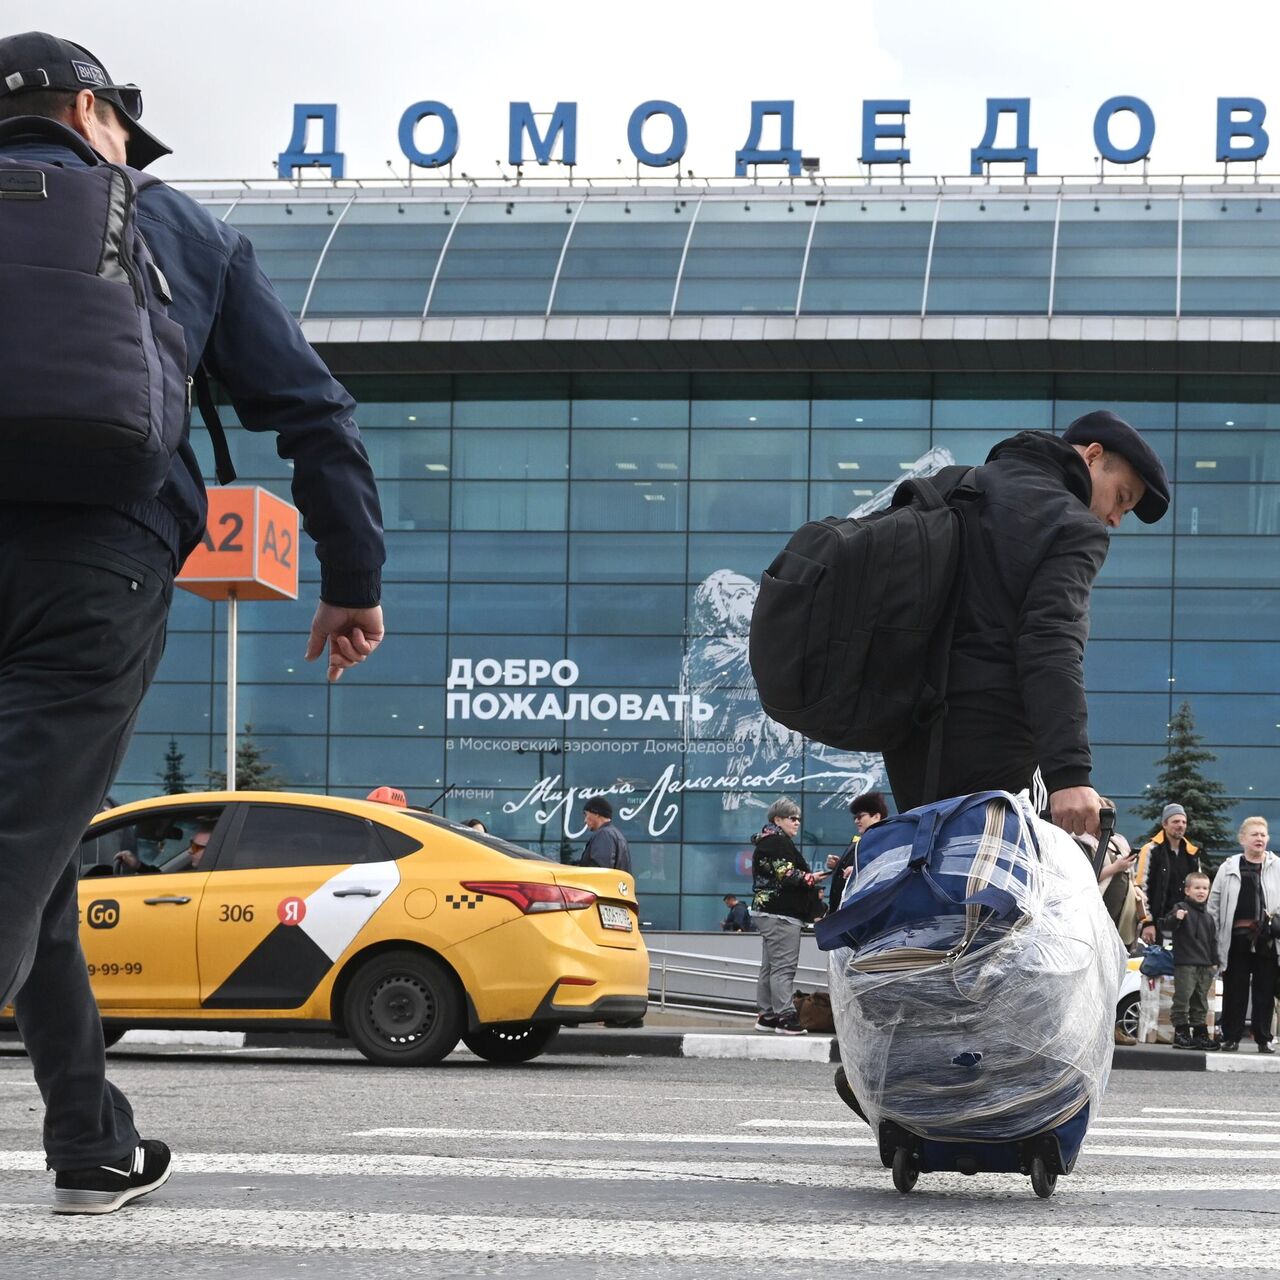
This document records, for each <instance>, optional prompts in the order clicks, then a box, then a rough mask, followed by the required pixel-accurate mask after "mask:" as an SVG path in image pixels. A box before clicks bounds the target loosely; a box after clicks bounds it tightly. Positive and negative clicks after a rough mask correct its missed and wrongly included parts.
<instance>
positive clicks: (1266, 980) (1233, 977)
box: [1222, 934, 1276, 1044]
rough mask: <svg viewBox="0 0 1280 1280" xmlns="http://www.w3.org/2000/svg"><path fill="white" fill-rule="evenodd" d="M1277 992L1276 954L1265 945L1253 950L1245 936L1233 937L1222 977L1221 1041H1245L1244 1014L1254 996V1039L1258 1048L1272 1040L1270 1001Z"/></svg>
mask: <svg viewBox="0 0 1280 1280" xmlns="http://www.w3.org/2000/svg"><path fill="white" fill-rule="evenodd" d="M1275 990H1276V951H1275V946H1274V945H1273V944H1272V943H1270V942H1268V943H1266V944H1265V945H1264V946H1261V947H1259V948H1258V950H1257V951H1254V950H1253V947H1252V944H1251V943H1250V940H1249V938H1248V936H1247V935H1245V934H1241V935H1236V934H1232V936H1231V948H1230V950H1229V951H1228V952H1227V969H1226V972H1225V973H1224V974H1223V975H1222V1038H1223V1039H1224V1040H1243V1039H1244V1018H1245V1010H1246V1009H1247V1008H1248V1006H1249V996H1250V995H1252V996H1253V1017H1252V1018H1251V1019H1250V1021H1251V1022H1252V1024H1253V1025H1252V1027H1251V1028H1250V1030H1251V1031H1252V1033H1253V1038H1254V1040H1256V1041H1257V1042H1258V1043H1259V1044H1264V1043H1265V1042H1266V1041H1268V1040H1270V1039H1271V1015H1272V1001H1273V1000H1274V999H1275Z"/></svg>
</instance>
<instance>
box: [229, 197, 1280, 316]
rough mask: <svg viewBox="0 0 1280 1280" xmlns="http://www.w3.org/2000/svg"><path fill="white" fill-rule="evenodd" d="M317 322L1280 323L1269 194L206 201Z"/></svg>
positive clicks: (1277, 239) (1278, 219) (1273, 206)
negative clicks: (838, 318)
mask: <svg viewBox="0 0 1280 1280" xmlns="http://www.w3.org/2000/svg"><path fill="white" fill-rule="evenodd" d="M209 206H210V208H212V209H214V210H215V211H216V212H217V213H218V215H219V216H221V217H225V218H226V219H227V220H228V222H229V223H230V224H231V225H233V226H235V227H236V228H238V229H239V230H240V231H243V232H244V233H245V234H246V235H247V236H248V237H249V238H250V239H251V240H252V241H253V242H254V244H255V246H256V248H257V250H258V253H259V256H260V257H261V259H262V262H263V265H264V267H265V269H266V271H267V273H268V275H270V277H271V278H272V280H273V281H274V282H275V284H276V286H277V288H278V289H279V290H280V293H281V295H282V296H283V298H284V300H285V301H286V303H288V305H289V306H290V308H291V309H292V310H293V311H294V312H296V313H298V314H300V315H303V316H305V317H312V318H330V317H344V318H358V317H368V316H376V317H380V318H382V317H401V318H411V317H412V318H416V317H432V316H494V315H502V316H594V315H628V316H644V315H663V316H680V315H759V316H779V315H783V316H785V315H796V316H809V315H923V314H928V315H975V314H976V315H1060V316H1070V315H1080V316H1089V315H1107V316H1112V315H1137V316H1202V315H1214V316H1272V315H1275V314H1277V312H1280V254H1277V252H1276V250H1277V249H1280V198H1278V197H1277V195H1276V194H1274V193H1272V192H1269V191H1267V192H1263V193H1262V194H1256V193H1245V192H1243V191H1240V190H1236V191H1227V192H1225V193H1211V192H1210V191H1209V190H1208V189H1207V188H1200V189H1198V190H1193V189H1188V190H1187V191H1185V192H1182V193H1179V192H1177V191H1176V190H1175V191H1173V192H1164V191H1160V190H1159V189H1154V188H1153V189H1149V190H1146V191H1137V192H1133V191H1130V192H1113V191H1105V190H1104V191H1100V192H1098V193H1093V192H1084V191H1080V190H1072V189H1071V188H1064V190H1063V192H1062V193H1060V194H1059V193H1056V192H1047V191H1044V190H1043V189H1040V190H1027V191H1025V192H1019V193H1017V194H1012V193H1010V192H1008V191H1002V190H1000V189H999V188H991V189H988V190H985V191H984V190H983V189H981V188H976V187H974V188H964V187H957V188H948V187H943V188H940V189H939V190H938V191H936V192H935V191H927V192H922V191H920V190H919V189H918V188H917V189H912V188H903V190H902V191H901V192H900V193H895V194H893V195H892V196H888V195H886V194H884V193H883V191H875V192H872V191H868V192H866V193H863V194H857V193H852V192H850V191H849V190H848V189H834V188H832V189H828V188H816V187H813V186H804V187H801V186H798V187H796V188H795V189H794V190H790V191H788V190H787V189H785V188H784V189H770V190H759V189H755V188H752V189H749V190H744V191H742V192H739V193H737V194H730V193H726V192H723V191H715V190H711V191H706V192H703V191H701V190H696V189H695V190H691V189H688V188H685V189H678V190H674V191H669V192H666V193H663V194H660V195H659V194H655V193H653V192H652V191H644V190H638V191H637V192H636V193H635V194H633V195H626V194H622V193H620V192H618V191H601V190H598V189H593V190H584V189H583V188H581V187H578V188H569V189H567V193H566V191H565V190H562V191H561V192H560V193H559V194H555V193H551V192H542V193H540V192H536V191H534V192H531V191H529V190H527V189H523V188H520V189H511V190H508V191H505V192H504V191H501V190H495V189H485V188H470V187H459V188H456V189H454V190H447V189H441V188H430V189H427V190H425V191H423V190H421V189H419V190H414V191H407V190H405V191H402V192H400V193H397V194H390V193H388V192H387V191H386V190H385V189H367V188H360V189H350V188H333V189H332V190H331V191H330V192H329V193H328V194H326V195H317V194H315V193H314V192H306V193H298V194H297V196H296V198H293V197H286V196H285V195H283V194H281V193H280V192H279V191H277V192H276V193H275V194H274V195H273V196H272V197H271V198H268V197H267V196H265V195H264V194H262V193H256V192H249V193H244V194H241V195H240V196H239V197H238V198H237V199H235V200H234V201H233V202H230V203H220V202H216V201H214V200H210V201H209Z"/></svg>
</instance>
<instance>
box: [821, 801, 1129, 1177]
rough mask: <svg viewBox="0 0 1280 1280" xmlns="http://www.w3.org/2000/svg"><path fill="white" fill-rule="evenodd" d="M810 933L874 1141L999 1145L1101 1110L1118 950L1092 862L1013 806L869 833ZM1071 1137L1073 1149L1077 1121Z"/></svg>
mask: <svg viewBox="0 0 1280 1280" xmlns="http://www.w3.org/2000/svg"><path fill="white" fill-rule="evenodd" d="M817 936H818V945H819V946H820V947H821V948H822V949H823V950H826V951H828V952H830V957H829V968H830V989H831V1002H832V1010H833V1013H834V1016H835V1023H836V1033H837V1036H838V1039H839V1043H840V1051H841V1058H842V1061H843V1064H844V1070H845V1075H846V1077H847V1080H848V1087H849V1089H850V1090H851V1091H852V1093H853V1095H855V1096H856V1098H857V1100H858V1101H859V1103H860V1104H861V1109H862V1110H863V1111H864V1112H865V1114H866V1117H867V1119H868V1121H869V1122H870V1123H871V1125H872V1127H873V1128H876V1129H880V1130H881V1132H883V1131H884V1130H885V1127H886V1126H892V1127H894V1128H895V1129H896V1130H901V1131H903V1132H907V1133H910V1134H912V1135H916V1136H917V1137H918V1138H919V1139H920V1140H921V1141H922V1142H923V1141H928V1142H929V1143H931V1144H932V1143H935V1142H937V1143H951V1144H957V1143H1009V1142H1018V1141H1021V1140H1025V1139H1027V1138H1029V1137H1031V1136H1033V1135H1037V1134H1044V1133H1048V1132H1051V1131H1061V1130H1062V1127H1063V1126H1066V1125H1068V1124H1069V1122H1071V1121H1073V1119H1075V1118H1076V1117H1087V1116H1089V1115H1092V1114H1096V1112H1097V1103H1098V1101H1099V1099H1100V1097H1101V1094H1102V1091H1103V1089H1104V1088H1105V1085H1106V1081H1107V1077H1108V1074H1109V1072H1110V1067H1111V1058H1112V1051H1113V1043H1114V1041H1113V1028H1114V1023H1115V1004H1116V998H1117V994H1118V989H1119V982H1120V976H1121V973H1122V971H1123V969H1124V965H1125V956H1124V951H1123V948H1122V947H1121V945H1120V940H1119V937H1118V935H1117V933H1116V930H1115V927H1114V926H1113V925H1112V923H1111V920H1110V917H1109V916H1108V915H1107V912H1106V909H1105V907H1104V906H1103V903H1102V895H1101V893H1100V892H1099V891H1098V884H1097V880H1096V877H1095V875H1094V872H1093V869H1092V866H1091V865H1090V862H1089V859H1088V858H1087V857H1086V856H1085V855H1084V854H1083V853H1082V852H1081V850H1080V848H1079V846H1077V845H1076V843H1075V842H1074V841H1073V840H1072V839H1071V838H1070V837H1069V836H1068V835H1067V834H1066V833H1065V832H1063V831H1061V830H1059V829H1058V828H1056V827H1053V826H1051V825H1050V824H1048V823H1046V822H1043V821H1042V820H1041V819H1040V818H1039V817H1038V816H1037V815H1036V814H1035V812H1034V811H1033V809H1032V807H1031V805H1030V803H1029V801H1028V800H1027V799H1026V797H1025V796H1021V797H1015V796H1012V795H1009V794H1008V793H1006V792H1002V791H989V792H982V793H979V794H977V795H971V796H963V797H960V798H958V799H954V800H946V801H942V802H940V803H938V804H935V805H928V806H924V807H922V808H920V809H914V810H911V811H910V812H908V813H904V814H901V815H899V816H898V817H896V818H892V819H889V820H888V821H885V822H881V823H878V824H876V825H875V826H873V827H871V828H870V829H869V830H868V831H867V833H866V834H865V835H864V836H863V837H862V840H861V842H860V843H859V846H858V870H857V874H856V875H855V876H853V877H852V878H851V879H850V880H849V882H848V885H847V886H846V889H845V893H844V897H843V901H842V903H841V906H840V909H839V910H838V911H836V912H835V913H833V914H832V915H831V916H829V917H828V918H827V919H825V920H823V921H821V922H819V924H818V926H817ZM1077 1129H1078V1130H1079V1132H1078V1136H1077V1135H1076V1134H1075V1130H1077ZM1071 1132H1072V1145H1073V1146H1074V1147H1077V1148H1078V1144H1079V1141H1080V1140H1082V1139H1083V1136H1084V1125H1083V1124H1076V1125H1073V1126H1071ZM1074 1154H1075V1152H1074V1151H1071V1152H1069V1153H1065V1152H1064V1157H1063V1165H1064V1167H1069V1165H1070V1163H1071V1161H1073V1160H1074ZM993 1161H994V1162H995V1165H998V1158H997V1157H996V1156H995V1154H994V1153H993ZM984 1167H993V1166H985V1165H984Z"/></svg>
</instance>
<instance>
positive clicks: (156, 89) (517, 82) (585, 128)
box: [0, 0, 1280, 178]
mask: <svg viewBox="0 0 1280 1280" xmlns="http://www.w3.org/2000/svg"><path fill="white" fill-rule="evenodd" d="M0 13H2V14H3V15H4V18H5V25H6V27H7V28H8V30H10V31H15V32H16V31H21V30H26V29H33V28H34V29H41V30H50V31H53V32H54V33H55V34H58V35H63V36H65V37H67V38H69V39H72V40H75V41H77V42H78V43H80V44H83V45H85V46H86V47H88V48H89V49H90V50H92V51H93V52H94V53H95V54H96V55H97V57H98V58H99V59H100V60H102V62H103V63H104V64H105V65H106V68H107V70H108V72H109V73H110V74H111V75H112V76H113V77H114V78H116V79H117V80H119V81H122V82H128V81H132V82H135V83H137V84H139V85H141V86H142V87H143V90H144V93H145V99H146V115H145V120H146V123H147V125H148V127H149V128H150V129H151V130H152V131H153V132H155V133H156V134H157V135H158V136H159V137H160V138H161V139H163V140H164V141H165V142H166V143H168V144H169V145H170V146H172V147H173V148H174V152H175V154H174V155H173V156H172V157H170V158H168V159H166V160H163V161H161V162H159V163H158V164H157V165H156V166H155V167H154V171H155V172H156V173H157V174H159V175H161V176H163V177H168V178H197V177H198V178H239V177H245V178H270V177H271V176H272V174H273V169H272V161H273V160H274V159H275V158H276V156H277V155H278V153H279V152H281V151H282V150H284V149H285V146H286V144H287V142H288V140H289V132H290V124H291V120H292V106H293V104H294V103H295V102H336V103H337V104H338V107H339V147H340V149H341V150H343V151H345V152H346V155H347V176H348V177H361V178H374V177H386V176H388V175H387V168H386V162H387V161H388V160H390V161H392V164H393V165H394V167H395V169H396V170H397V171H399V172H400V173H403V172H404V171H405V168H406V162H405V160H404V157H403V156H402V155H401V153H400V149H399V146H398V143H397V140H396V130H397V126H398V123H399V119H400V116H401V114H402V112H403V111H404V109H405V108H406V107H407V106H408V105H409V104H410V103H412V102H416V101H419V100H420V99H424V98H434V99H438V100H440V101H443V102H445V103H447V104H448V105H449V106H450V107H452V108H453V110H454V112H455V113H456V115H457V117H458V121H459V125H460V136H461V146H460V150H459V154H458V160H457V164H456V168H457V169H458V170H466V171H467V172H468V173H472V174H478V175H484V176H490V175H496V173H497V166H496V164H495V162H496V161H498V160H502V161H504V163H505V159H506V151H507V110H508V103H509V102H511V101H525V100H528V101H529V102H531V103H532V104H533V108H534V110H535V111H542V110H546V111H549V110H551V109H552V108H553V107H554V105H555V104H556V102H558V101H576V102H577V103H578V173H579V174H581V175H591V176H594V177H602V176H604V177H607V176H611V175H616V174H618V173H620V172H626V173H634V169H635V165H634V161H633V160H632V159H631V158H630V153H629V152H628V150H627V145H626V124H627V119H628V117H629V115H630V113H631V111H632V109H633V108H634V107H635V106H636V105H638V104H639V103H640V102H642V101H644V100H646V99H649V98H666V99H669V100H671V101H673V102H675V103H677V104H678V105H679V106H680V107H681V108H683V110H684V112H685V114H686V116H687V118H688V122H689V149H688V152H687V153H686V157H685V160H684V166H686V167H688V168H691V169H693V170H694V171H695V172H696V173H697V174H699V175H728V174H732V172H733V158H734V151H735V150H736V149H737V148H739V147H741V146H742V145H743V144H744V143H745V141H746V136H747V128H748V123H749V118H750V104H751V101H752V99H753V98H757V99H767V98H783V99H786V98H790V99H794V100H795V104H796V107H795V119H796V128H795V142H796V145H797V146H798V147H800V148H801V149H802V150H803V151H804V153H805V154H806V155H817V156H820V157H821V160H822V172H823V173H824V174H825V175H827V176H829V177H835V176H837V175H845V174H853V173H856V172H857V165H856V163H855V161H856V157H857V155H858V153H859V143H860V128H861V123H860V122H861V102H862V100H863V99H864V98H909V99H910V100H911V108H912V114H911V118H910V122H909V126H908V146H909V147H910V149H911V153H912V163H911V166H910V170H909V172H911V173H913V174H915V175H918V176H925V175H929V174H935V173H939V174H965V173H967V172H968V168H969V149H970V148H971V147H973V146H975V145H976V144H977V143H978V142H979V141H980V139H981V136H982V132H983V125H984V120H985V99H986V98H988V97H1029V98H1030V99H1031V102H1032V108H1031V143H1032V145H1033V146H1036V147H1038V148H1039V153H1040V172H1041V174H1063V173H1067V174H1082V173H1088V172H1091V171H1093V169H1094V160H1093V157H1094V154H1095V148H1094V145H1093V137H1092V132H1093V117H1094V113H1095V112H1096V111H1097V108H1098V106H1099V105H1100V104H1101V103H1102V102H1103V101H1104V100H1105V99H1107V98H1109V97H1112V96H1114V95H1117V94H1134V95H1136V96H1138V97H1140V98H1143V99H1145V100H1146V101H1147V102H1148V103H1149V104H1150V105H1151V107H1152V109H1153V110H1154V113H1155V118H1156V137H1155V145H1154V148H1153V153H1152V161H1151V172H1152V174H1178V173H1201V174H1204V173H1211V172H1213V171H1214V169H1215V166H1214V160H1213V157H1214V116H1215V103H1216V100H1217V98H1218V97H1219V96H1252V97H1257V98H1261V99H1262V100H1263V101H1264V102H1268V105H1270V106H1272V107H1273V108H1274V110H1275V116H1274V118H1273V119H1272V120H1270V121H1269V123H1270V124H1273V125H1274V126H1275V127H1276V128H1277V129H1280V77H1278V76H1277V75H1276V66H1277V64H1278V63H1280V58H1278V57H1277V48H1278V47H1280V8H1277V7H1276V6H1274V5H1271V4H1263V3H1257V2H1255V0H1244V2H1243V3H1235V4H1232V5H1230V6H1217V5H1195V6H1192V5H1191V4H1189V3H1185V2H1184V0H1172V2H1169V0H1166V2H1165V3H1161V4H1153V3H1135V2H1133V0H1130V2H1129V3H1125V4H1121V3H1117V2H1115V0H1107V2H1106V3H1101V2H1099V0H1076V2H1075V3H1073V4H1056V3H1055V4H1045V3H1041V4H1036V3H1034V2H1032V3H1028V2H1027V0H1019V2H1017V3H1015V2H1013V0H968V2H967V3H957V2H956V0H837V2H831V3H818V2H816V0H771V2H770V3H758V2H757V0H735V2H734V3H718V4H717V3H710V2H708V0H680V2H674V0H647V2H642V3H630V4H623V3H617V2H616V0H615V2H613V3H609V2H608V0H590V2H587V0H540V2H539V3H524V2H523V0H457V2H456V3H453V4H447V5H444V4H434V5H433V4H428V3H424V2H423V0H413V2H408V0H355V2H354V3H352V2H349V0H343V2H342V3H338V2H336V0H216V2H215V0H129V2H128V3H127V4H125V5H92V6H90V5H88V4H86V3H85V0H3V4H0ZM1269 98H1270V99H1271V101H1269ZM1131 119H1132V118H1131V117H1121V120H1123V121H1126V122H1128V121H1130V120H1131ZM655 128H656V122H655ZM1134 133H1135V131H1134V130H1133V128H1132V126H1131V125H1128V124H1125V125H1123V126H1121V125H1120V124H1119V122H1118V127H1117V130H1116V134H1115V141H1116V142H1117V144H1119V145H1127V144H1129V143H1130V142H1132V140H1133V136H1134ZM422 140H423V141H424V142H427V141H429V140H430V138H429V135H427V133H426V131H425V128H424V135H423V139H422ZM650 142H651V145H654V144H658V143H659V142H660V140H659V139H658V138H657V136H656V134H655V135H654V136H653V137H652V138H651V139H650ZM619 158H621V159H622V161H623V163H622V165H621V166H619V165H618V163H617V162H618V159H619ZM1272 161H1274V163H1272ZM1263 167H1264V170H1266V171H1270V172H1275V171H1276V170H1277V169H1280V138H1277V140H1276V149H1275V150H1274V151H1273V153H1272V156H1271V157H1269V159H1268V162H1264V166H1263ZM768 172H770V171H769V170H762V173H768ZM777 172H779V173H781V172H782V171H781V170H778V171H777Z"/></svg>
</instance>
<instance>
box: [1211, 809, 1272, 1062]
mask: <svg viewBox="0 0 1280 1280" xmlns="http://www.w3.org/2000/svg"><path fill="white" fill-rule="evenodd" d="M1268 839H1269V835H1268V832H1267V820H1266V819H1265V818H1246V819H1245V820H1244V821H1243V822H1242V823H1241V824H1240V833H1239V840H1240V848H1241V850H1242V851H1243V852H1241V853H1238V854H1235V855H1234V856H1233V857H1230V858H1227V859H1226V860H1225V861H1224V862H1223V864H1222V865H1221V866H1220V867H1219V868H1218V873H1217V875H1215V876H1214V878H1213V888H1212V889H1211V890H1210V891H1209V904H1208V911H1209V914H1210V916H1212V917H1213V921H1214V924H1215V926H1216V928H1217V934H1218V955H1219V956H1220V957H1221V958H1222V959H1223V961H1224V962H1225V963H1226V972H1225V973H1224V974H1223V975H1222V1047H1223V1049H1224V1050H1228V1051H1230V1050H1232V1049H1238V1048H1239V1047H1240V1040H1241V1038H1242V1037H1243V1035H1244V1019H1245V1009H1246V1008H1247V1006H1248V1004H1249V996H1250V993H1252V995H1253V1017H1252V1023H1253V1025H1252V1027H1251V1028H1250V1030H1251V1031H1252V1033H1253V1038H1254V1040H1255V1042H1256V1043H1257V1045H1258V1052H1259V1053H1272V1052H1274V1050H1273V1049H1272V1048H1271V1043H1270V1041H1271V1014H1272V1000H1273V999H1274V994H1275V985H1276V946H1275V941H1274V940H1273V938H1272V936H1271V922H1270V920H1269V918H1268V917H1269V916H1270V914H1271V913H1272V912H1274V911H1278V910H1280V858H1277V857H1276V855H1275V854H1274V853H1272V852H1271V850H1270V849H1268V848H1267V841H1268Z"/></svg>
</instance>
